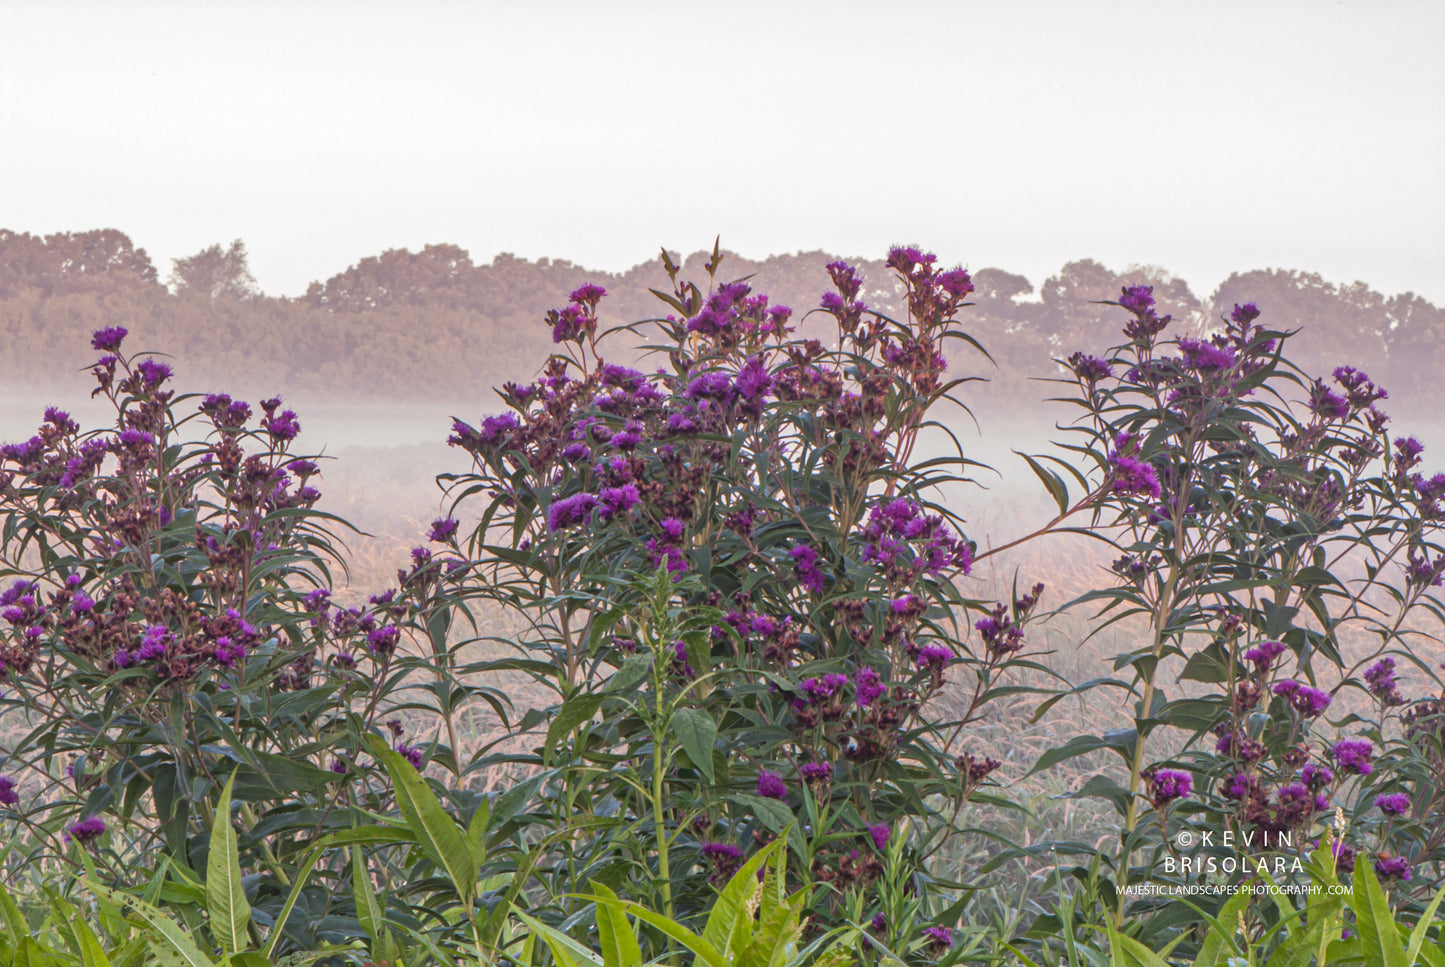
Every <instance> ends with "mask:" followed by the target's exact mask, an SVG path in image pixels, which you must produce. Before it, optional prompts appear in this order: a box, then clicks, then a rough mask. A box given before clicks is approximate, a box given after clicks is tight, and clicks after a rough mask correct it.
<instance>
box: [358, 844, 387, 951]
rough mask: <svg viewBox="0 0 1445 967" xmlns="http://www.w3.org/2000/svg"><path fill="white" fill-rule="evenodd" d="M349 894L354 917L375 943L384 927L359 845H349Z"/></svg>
mask: <svg viewBox="0 0 1445 967" xmlns="http://www.w3.org/2000/svg"><path fill="white" fill-rule="evenodd" d="M351 896H352V898H353V899H354V900H355V902H356V919H357V920H358V921H359V922H360V923H361V929H363V930H365V931H366V935H367V936H368V937H370V938H371V940H372V943H373V944H375V943H376V941H377V940H379V939H381V934H382V931H383V930H385V929H386V928H385V926H384V925H383V922H382V918H381V904H380V903H379V902H378V901H377V899H376V890H375V889H373V888H372V885H371V871H370V870H368V869H367V868H366V857H365V856H364V855H363V854H362V852H361V847H360V846H353V847H351Z"/></svg>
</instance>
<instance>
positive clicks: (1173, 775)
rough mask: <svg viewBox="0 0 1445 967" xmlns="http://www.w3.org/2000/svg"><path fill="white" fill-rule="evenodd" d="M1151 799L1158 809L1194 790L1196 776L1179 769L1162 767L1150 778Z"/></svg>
mask: <svg viewBox="0 0 1445 967" xmlns="http://www.w3.org/2000/svg"><path fill="white" fill-rule="evenodd" d="M1149 788H1150V792H1151V795H1150V801H1151V802H1153V803H1154V807H1155V808H1156V809H1157V808H1159V807H1161V806H1163V805H1165V804H1167V803H1171V802H1173V801H1174V800H1176V799H1183V798H1184V797H1185V796H1188V795H1189V794H1190V793H1191V792H1193V791H1194V777H1193V776H1191V775H1190V774H1189V773H1187V772H1180V771H1178V770H1177V769H1160V770H1158V771H1157V772H1155V773H1154V775H1153V776H1152V777H1151V778H1150V780H1149Z"/></svg>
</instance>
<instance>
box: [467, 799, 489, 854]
mask: <svg viewBox="0 0 1445 967" xmlns="http://www.w3.org/2000/svg"><path fill="white" fill-rule="evenodd" d="M491 818H492V802H491V800H490V799H487V798H485V797H483V798H482V801H481V802H480V803H478V804H477V811H476V812H474V813H472V821H471V822H470V823H468V824H467V837H466V839H467V852H469V853H471V854H472V860H473V861H474V862H475V863H476V864H477V868H478V869H480V868H481V866H482V863H484V862H485V861H486V859H487V826H488V824H489V823H490V822H491Z"/></svg>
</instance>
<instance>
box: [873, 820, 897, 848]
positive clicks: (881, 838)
mask: <svg viewBox="0 0 1445 967" xmlns="http://www.w3.org/2000/svg"><path fill="white" fill-rule="evenodd" d="M892 832H893V831H892V830H891V829H889V828H888V824H887V823H880V824H878V825H877V826H869V827H868V835H869V837H871V838H872V840H873V848H874V849H876V850H879V851H882V849H883V848H884V847H886V846H887V845H888V837H889V836H890V835H891V834H892Z"/></svg>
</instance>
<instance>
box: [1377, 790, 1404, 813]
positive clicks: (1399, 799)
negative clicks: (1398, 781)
mask: <svg viewBox="0 0 1445 967" xmlns="http://www.w3.org/2000/svg"><path fill="white" fill-rule="evenodd" d="M1375 805H1376V806H1378V807H1379V809H1380V812H1382V813H1384V814H1385V815H1386V816H1403V815H1405V814H1406V813H1408V812H1409V811H1410V797H1409V796H1408V795H1407V794H1405V793H1403V792H1396V793H1391V794H1390V795H1388V796H1377V797H1376V798H1375Z"/></svg>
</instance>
